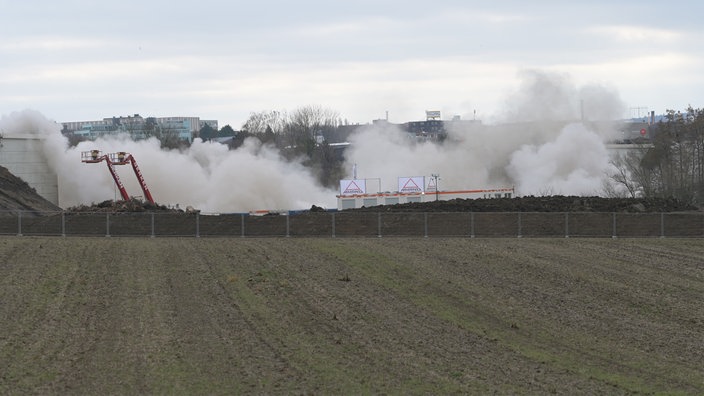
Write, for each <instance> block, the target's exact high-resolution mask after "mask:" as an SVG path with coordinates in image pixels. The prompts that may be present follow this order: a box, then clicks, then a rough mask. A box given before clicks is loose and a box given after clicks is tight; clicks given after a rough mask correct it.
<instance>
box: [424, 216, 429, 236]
mask: <svg viewBox="0 0 704 396" xmlns="http://www.w3.org/2000/svg"><path fill="white" fill-rule="evenodd" d="M423 229H424V231H425V236H424V237H425V238H427V237H428V212H423Z"/></svg>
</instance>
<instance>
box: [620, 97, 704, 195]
mask: <svg viewBox="0 0 704 396" xmlns="http://www.w3.org/2000/svg"><path fill="white" fill-rule="evenodd" d="M650 135H651V139H650V141H647V142H643V143H640V144H639V147H638V148H637V149H636V150H634V151H630V152H628V154H626V155H625V156H623V157H620V158H617V159H616V160H614V165H615V167H616V172H615V173H614V174H613V175H612V179H613V180H614V181H615V182H616V183H617V184H619V185H621V186H623V187H624V188H625V190H626V191H627V192H628V194H629V195H630V196H632V197H638V196H642V197H646V198H649V197H653V198H676V199H678V200H680V201H683V202H687V203H691V204H694V205H701V204H703V203H704V110H703V109H694V108H692V107H691V106H689V107H688V108H687V110H686V111H685V112H684V113H682V112H679V111H674V110H667V112H666V114H665V117H664V118H663V120H662V121H660V122H658V123H656V124H654V125H653V126H652V127H651V130H650Z"/></svg>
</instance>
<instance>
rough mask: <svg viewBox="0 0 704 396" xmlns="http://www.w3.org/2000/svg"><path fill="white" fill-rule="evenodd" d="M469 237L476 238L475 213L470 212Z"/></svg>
mask: <svg viewBox="0 0 704 396" xmlns="http://www.w3.org/2000/svg"><path fill="white" fill-rule="evenodd" d="M469 237H470V238H474V212H469Z"/></svg>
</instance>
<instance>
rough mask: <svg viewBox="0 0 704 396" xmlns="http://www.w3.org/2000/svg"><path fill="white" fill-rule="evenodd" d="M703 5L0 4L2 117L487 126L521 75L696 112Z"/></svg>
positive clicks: (442, 0)
mask: <svg viewBox="0 0 704 396" xmlns="http://www.w3.org/2000/svg"><path fill="white" fill-rule="evenodd" d="M702 4H704V2H701V1H695V0H692V1H669V2H664V1H643V0H640V1H624V0H608V1H602V0H590V1H578V2H573V1H569V2H568V1H539V0H538V1H523V0H509V1H498V0H494V1H468V0H435V1H416V0H403V1H395V0H375V1H371V0H369V1H368V0H347V1H345V2H342V1H330V0H319V1H318V0H299V1H276V0H257V1H246V2H245V1H224V0H223V1H219V0H199V1H192V0H179V1H166V0H164V1H160V0H159V1H157V0H140V1H132V0H121V1H112V2H106V1H100V2H99V1H92V0H29V1H19V0H0V5H1V6H2V7H1V9H2V12H0V60H1V61H0V114H2V115H5V114H8V113H11V112H13V111H17V110H23V109H27V108H29V109H34V110H38V111H40V112H41V113H43V114H44V115H45V116H46V117H48V118H50V119H52V120H56V121H59V122H61V121H79V120H93V119H102V118H104V117H111V116H120V115H129V114H134V113H139V114H141V115H143V116H156V117H165V116H199V117H201V118H203V119H217V120H219V121H220V126H224V125H225V124H230V125H231V126H232V127H233V128H235V129H239V128H240V127H241V125H242V123H243V122H244V121H245V120H246V119H247V117H248V115H249V114H250V113H251V112H258V111H263V110H280V111H291V110H294V109H296V108H297V107H300V106H304V105H319V106H322V107H325V108H330V109H332V110H335V111H337V112H338V113H339V114H340V116H341V117H342V118H344V119H347V120H348V122H350V123H367V122H370V121H371V120H373V119H376V118H383V117H385V116H386V112H387V111H388V112H389V119H390V121H392V122H405V121H409V120H421V119H423V118H424V116H425V113H424V111H425V110H441V111H442V114H443V118H446V119H447V118H450V117H452V116H453V115H455V114H457V115H461V116H462V117H463V118H471V117H474V111H475V110H476V116H477V118H481V119H484V120H489V119H491V118H492V117H493V116H495V115H496V114H498V113H500V112H501V111H502V108H503V107H504V106H506V98H507V97H508V96H510V95H511V93H512V92H514V91H516V90H517V89H518V87H519V85H520V80H519V78H520V77H519V76H520V74H521V73H520V72H521V71H522V70H542V71H548V72H556V73H564V74H565V76H566V77H567V78H568V79H571V81H573V82H574V84H577V85H580V84H595V83H596V84H602V85H604V86H606V87H609V88H610V89H613V90H614V91H616V92H618V94H619V96H620V98H621V100H622V101H623V102H624V104H625V106H626V109H628V110H626V112H627V113H628V114H624V116H630V115H634V113H637V112H638V110H636V109H638V108H641V111H642V112H644V111H645V109H644V108H647V110H654V111H655V112H656V113H658V114H659V113H662V112H664V111H665V109H678V110H679V109H684V108H686V107H687V105H689V104H691V105H692V106H694V107H695V108H700V107H704V44H702V43H704V23H702V22H701V18H702V15H704V6H703V5H702Z"/></svg>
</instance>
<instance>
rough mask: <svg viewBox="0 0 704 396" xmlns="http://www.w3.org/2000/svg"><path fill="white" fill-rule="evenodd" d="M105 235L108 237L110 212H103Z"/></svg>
mask: <svg viewBox="0 0 704 396" xmlns="http://www.w3.org/2000/svg"><path fill="white" fill-rule="evenodd" d="M105 237H106V238H109V237H110V212H108V213H105Z"/></svg>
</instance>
